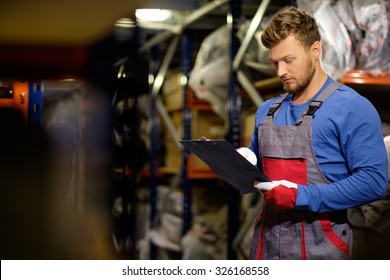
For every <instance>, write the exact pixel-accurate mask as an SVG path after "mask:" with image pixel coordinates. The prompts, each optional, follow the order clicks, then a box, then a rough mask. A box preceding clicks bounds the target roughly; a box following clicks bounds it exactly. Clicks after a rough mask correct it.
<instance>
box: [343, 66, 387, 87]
mask: <svg viewBox="0 0 390 280" xmlns="http://www.w3.org/2000/svg"><path fill="white" fill-rule="evenodd" d="M340 81H341V82H342V83H344V84H364V85H387V86H390V74H387V75H383V76H373V75H371V74H370V73H368V72H366V71H363V70H358V69H353V70H350V71H348V72H347V73H346V74H345V75H344V76H343V77H342V78H341V79H340Z"/></svg>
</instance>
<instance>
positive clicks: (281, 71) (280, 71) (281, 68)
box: [276, 62, 287, 77]
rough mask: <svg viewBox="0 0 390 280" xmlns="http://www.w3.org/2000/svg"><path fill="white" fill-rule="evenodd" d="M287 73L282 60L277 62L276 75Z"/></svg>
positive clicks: (281, 75)
mask: <svg viewBox="0 0 390 280" xmlns="http://www.w3.org/2000/svg"><path fill="white" fill-rule="evenodd" d="M286 73H287V70H286V64H285V63H284V62H279V63H278V67H277V69H276V74H277V75H278V77H283V76H284V75H285V74H286Z"/></svg>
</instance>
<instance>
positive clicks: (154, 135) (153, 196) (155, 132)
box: [149, 46, 160, 260]
mask: <svg viewBox="0 0 390 280" xmlns="http://www.w3.org/2000/svg"><path fill="white" fill-rule="evenodd" d="M150 53H151V55H150V64H149V69H150V70H149V71H150V73H149V77H150V78H151V77H153V82H154V79H155V78H156V77H157V73H158V69H159V60H160V50H159V47H158V46H154V47H153V48H151V50H150ZM149 83H150V81H149ZM152 85H153V83H152ZM150 90H152V87H151V89H150ZM156 98H157V96H156V95H154V94H151V96H150V114H151V133H150V143H151V145H150V146H151V151H150V190H149V191H150V197H149V201H150V213H149V221H150V224H149V228H150V229H151V230H153V229H154V226H155V225H154V223H155V220H156V215H157V187H158V180H157V164H158V155H157V151H158V145H159V139H158V138H159V124H158V119H159V116H158V113H157V109H156ZM150 259H151V260H154V259H156V248H155V246H154V245H153V244H150Z"/></svg>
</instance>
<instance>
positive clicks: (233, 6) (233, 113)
mask: <svg viewBox="0 0 390 280" xmlns="http://www.w3.org/2000/svg"><path fill="white" fill-rule="evenodd" d="M241 6H242V0H233V1H231V2H230V14H229V15H228V20H227V23H228V28H229V29H230V36H231V37H230V39H231V40H230V58H231V60H230V61H231V65H230V69H231V73H230V82H229V130H228V135H227V141H228V142H229V143H231V144H232V145H233V147H236V148H238V147H240V139H241V137H240V114H241V88H240V85H239V82H238V80H237V72H236V71H235V70H234V69H233V67H232V63H233V61H234V57H235V56H236V54H237V51H238V49H239V47H240V41H239V39H238V38H237V36H236V35H235V34H236V33H237V30H238V20H239V18H240V16H241ZM240 204H241V197H240V193H239V192H238V191H237V190H235V189H234V188H233V187H231V186H230V187H229V190H228V217H227V219H228V244H227V246H228V248H227V254H228V256H227V257H228V259H236V253H235V250H234V248H233V241H234V238H235V236H236V235H237V232H238V229H239V226H240V221H239V211H240Z"/></svg>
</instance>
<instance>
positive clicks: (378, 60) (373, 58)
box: [352, 0, 390, 76]
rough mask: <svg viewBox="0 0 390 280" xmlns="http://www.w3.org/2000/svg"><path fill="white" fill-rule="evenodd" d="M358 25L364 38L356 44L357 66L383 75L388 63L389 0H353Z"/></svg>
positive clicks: (371, 72) (389, 38)
mask: <svg viewBox="0 0 390 280" xmlns="http://www.w3.org/2000/svg"><path fill="white" fill-rule="evenodd" d="M352 6H353V10H354V14H355V18H356V20H357V23H358V26H359V28H360V29H361V30H363V31H364V38H363V40H362V41H361V43H360V44H358V46H357V50H356V52H357V54H358V68H360V69H363V70H365V71H367V72H369V73H370V74H372V75H374V76H377V75H385V74H388V73H389V65H390V55H389V53H390V17H389V14H390V1H389V0H354V1H353V2H352Z"/></svg>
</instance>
